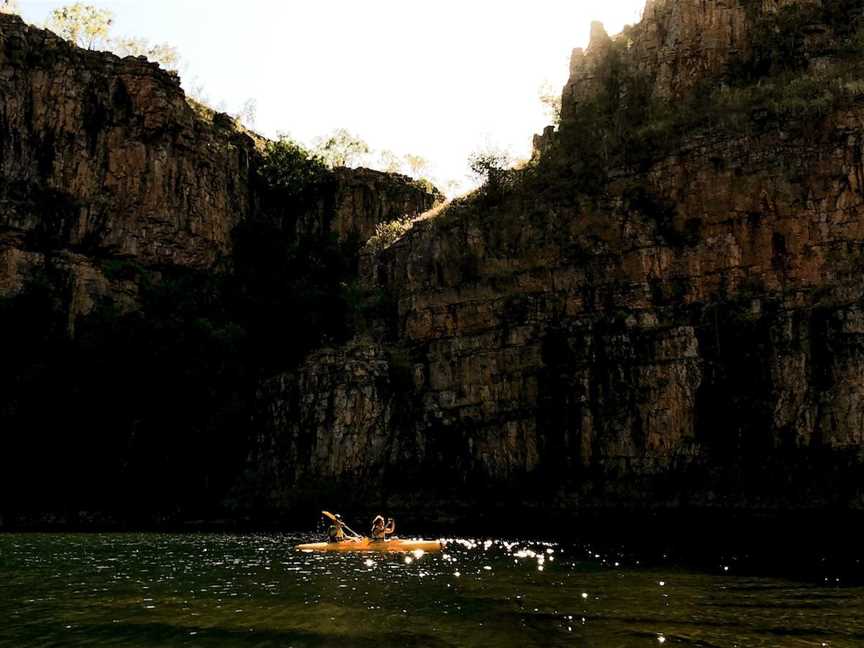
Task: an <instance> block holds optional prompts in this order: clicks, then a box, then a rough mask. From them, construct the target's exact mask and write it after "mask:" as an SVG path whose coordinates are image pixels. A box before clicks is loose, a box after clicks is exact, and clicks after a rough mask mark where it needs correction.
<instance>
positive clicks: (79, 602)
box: [0, 534, 864, 648]
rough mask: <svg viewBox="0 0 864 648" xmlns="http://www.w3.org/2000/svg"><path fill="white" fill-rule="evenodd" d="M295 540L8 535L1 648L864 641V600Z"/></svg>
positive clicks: (589, 566) (809, 589) (473, 544)
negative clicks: (323, 549) (331, 549)
mask: <svg viewBox="0 0 864 648" xmlns="http://www.w3.org/2000/svg"><path fill="white" fill-rule="evenodd" d="M311 539H312V538H311V537H310V536H296V535H218V534H200V535H167V534H140V535H130V534H105V535H70V534H37V535H15V534H8V535H0V646H2V647H3V648H6V647H8V648H29V647H31V646H33V647H35V646H39V647H49V646H58V647H59V646H141V647H148V648H149V647H156V646H159V647H161V646H202V647H211V646H212V647H216V646H219V647H227V648H231V647H235V646H236V647H241V646H242V647H256V648H263V647H269V646H274V647H275V646H279V647H294V648H307V647H310V648H311V647H322V646H339V647H342V648H344V647H350V646H359V647H365V646H370V647H371V646H375V647H377V648H385V647H389V646H398V647H400V648H405V647H408V646H424V647H426V646H429V647H431V648H436V647H445V646H500V647H504V648H509V647H511V646H513V647H516V646H520V647H521V646H579V647H589V646H590V647H592V648H593V647H598V648H605V647H607V646H608V647H610V648H617V647H620V648H629V647H631V646H633V647H651V646H659V645H663V646H664V647H665V646H700V647H715V646H716V647H730V648H731V647H742V648H743V647H748V648H756V647H763V646H764V647H765V648H769V647H770V648H775V647H778V646H781V647H786V646H788V647H790V648H794V647H799V646H800V647H805V646H806V647H823V646H831V647H833V648H841V647H844V646H850V647H851V646H861V645H864V589H862V588H861V587H859V586H852V585H846V584H844V583H843V582H842V581H841V580H835V578H833V577H832V578H830V579H827V580H826V579H821V580H820V581H819V582H814V581H812V580H809V581H796V580H786V579H782V578H776V577H772V578H766V577H756V576H749V575H746V574H743V573H739V572H740V570H739V568H738V566H737V565H736V563H735V561H734V560H729V561H725V562H724V560H723V559H719V560H718V561H717V563H716V565H713V566H711V567H707V568H705V569H699V570H696V569H687V568H684V567H680V566H675V564H674V562H673V561H671V560H670V561H669V562H668V563H666V564H660V565H659V566H657V565H654V566H651V567H648V566H645V565H644V564H641V563H640V562H637V561H636V559H634V558H628V557H627V556H626V555H625V554H623V553H618V552H612V553H604V552H601V551H600V550H598V549H593V548H591V547H586V546H562V545H558V544H552V543H539V542H513V541H507V542H505V541H491V540H464V539H463V540H457V541H453V542H450V544H449V545H448V546H447V548H446V549H445V551H443V552H441V553H440V554H425V555H418V556H414V555H410V554H409V555H396V554H393V555H369V554H310V553H301V552H297V551H295V550H294V549H293V546H294V545H295V544H297V543H299V542H306V541H309V540H311Z"/></svg>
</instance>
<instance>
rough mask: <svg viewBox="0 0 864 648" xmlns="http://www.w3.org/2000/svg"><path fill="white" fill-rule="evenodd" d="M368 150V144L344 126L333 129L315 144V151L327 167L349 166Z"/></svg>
mask: <svg viewBox="0 0 864 648" xmlns="http://www.w3.org/2000/svg"><path fill="white" fill-rule="evenodd" d="M369 152H370V149H369V145H368V144H367V143H366V142H364V141H363V140H362V139H360V138H359V137H357V136H356V135H354V134H353V133H350V132H348V131H347V130H345V129H344V128H339V129H337V130H335V131H333V132H332V133H331V134H330V135H329V136H327V137H325V138H322V139H320V140H319V141H318V143H317V144H316V146H315V153H316V155H318V156H319V157H320V158H321V159H322V160H324V162H325V163H326V164H327V165H328V166H329V167H331V168H332V167H351V166H356V165H357V164H359V163H360V160H361V159H362V158H363V156H365V155H368V154H369Z"/></svg>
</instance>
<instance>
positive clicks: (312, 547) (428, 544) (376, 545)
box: [295, 538, 441, 552]
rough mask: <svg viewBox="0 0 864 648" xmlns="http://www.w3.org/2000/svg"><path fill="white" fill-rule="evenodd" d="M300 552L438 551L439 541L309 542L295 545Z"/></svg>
mask: <svg viewBox="0 0 864 648" xmlns="http://www.w3.org/2000/svg"><path fill="white" fill-rule="evenodd" d="M295 549H299V550H300V551H381V552H388V551H401V552H409V551H423V552H429V551H440V550H441V541H440V540H400V539H395V538H394V539H391V540H384V541H381V542H373V541H372V540H370V539H369V538H363V539H362V540H344V541H342V542H311V543H309V544H301V545H297V546H296V547H295Z"/></svg>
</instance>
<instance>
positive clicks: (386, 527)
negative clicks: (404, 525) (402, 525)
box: [372, 515, 396, 542]
mask: <svg viewBox="0 0 864 648" xmlns="http://www.w3.org/2000/svg"><path fill="white" fill-rule="evenodd" d="M395 531H396V520H394V519H393V518H388V519H387V524H384V518H383V517H382V516H380V515H376V516H375V519H374V520H372V542H384V541H385V540H386V539H387V536H388V535H393V533H394V532H395Z"/></svg>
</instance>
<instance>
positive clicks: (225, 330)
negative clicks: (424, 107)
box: [0, 14, 441, 520]
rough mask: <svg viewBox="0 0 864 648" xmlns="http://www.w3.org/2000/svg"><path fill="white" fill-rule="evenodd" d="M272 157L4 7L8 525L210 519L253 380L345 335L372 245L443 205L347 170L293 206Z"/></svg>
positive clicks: (385, 178)
mask: <svg viewBox="0 0 864 648" xmlns="http://www.w3.org/2000/svg"><path fill="white" fill-rule="evenodd" d="M270 146H271V143H269V142H267V141H266V140H264V139H263V138H261V137H260V136H258V135H256V134H254V133H252V132H249V131H247V130H246V129H244V128H243V127H242V126H240V125H239V124H238V123H237V122H236V121H235V120H234V119H233V118H231V117H230V116H228V115H225V114H221V113H217V112H214V111H212V110H210V109H209V108H207V107H205V106H202V105H200V104H197V103H195V102H193V101H190V100H188V99H187V97H186V96H185V94H184V92H183V90H182V89H181V87H180V83H179V79H178V78H177V77H176V75H173V74H171V73H168V72H165V71H164V70H162V69H160V68H159V66H158V65H156V64H153V63H150V62H148V61H146V60H145V59H143V58H138V59H136V58H131V57H130V58H124V59H120V58H118V57H117V56H114V55H112V54H110V53H106V52H95V51H87V50H83V49H80V48H77V47H74V46H73V45H71V44H70V43H68V42H66V41H64V40H63V39H61V38H58V37H57V36H55V35H54V34H52V33H50V32H48V31H45V30H41V29H36V28H34V27H31V26H28V25H26V24H25V23H24V22H23V21H22V20H21V19H20V18H18V17H16V16H11V15H7V14H0V356H2V358H3V361H2V363H0V364H2V370H0V444H2V448H0V455H2V460H0V465H2V468H0V472H2V478H0V518H3V517H4V514H5V519H6V520H10V519H15V517H16V515H17V516H18V517H20V516H23V515H37V516H38V515H39V514H41V513H44V512H57V513H58V515H60V517H61V518H62V519H69V517H68V516H70V515H71V516H72V517H73V518H74V517H75V516H77V515H78V512H79V511H104V510H111V511H112V515H115V516H116V515H126V514H131V515H133V516H134V515H139V514H140V515H144V516H145V517H146V516H147V515H150V514H152V513H153V512H154V511H159V512H160V515H165V516H166V517H168V518H176V517H177V516H194V515H200V516H204V515H206V516H213V515H217V513H214V512H213V511H214V510H221V507H222V502H223V500H224V499H225V497H226V494H227V492H228V490H229V488H230V486H231V484H233V483H234V482H236V480H237V478H238V475H239V473H240V471H241V470H242V465H243V461H244V459H245V456H246V454H247V452H248V445H249V444H248V438H249V430H248V428H249V420H250V419H251V417H252V412H251V410H250V408H251V407H252V405H253V400H254V399H253V398H251V397H254V393H255V385H256V384H257V381H258V380H259V378H260V376H261V375H267V373H268V372H270V371H271V369H269V368H268V367H269V366H270V365H271V364H278V366H279V367H280V369H286V368H289V367H291V366H293V365H292V363H293V362H295V360H294V358H295V357H296V356H297V355H300V354H303V353H306V352H307V347H308V346H314V345H316V344H319V342H320V340H321V339H324V338H327V339H341V336H343V335H345V331H346V330H347V329H348V328H350V324H348V323H346V321H347V319H348V317H349V315H348V314H347V311H348V310H350V308H352V306H351V304H352V301H351V300H352V299H353V296H352V295H353V293H352V292H351V284H352V282H353V276H354V272H355V271H354V270H353V268H352V264H355V263H356V251H357V248H358V246H359V245H361V244H362V243H363V242H364V241H365V240H366V239H368V238H369V237H370V236H371V235H372V234H373V233H374V230H375V227H376V225H378V224H379V223H383V222H387V221H389V220H393V219H397V218H402V217H404V216H406V215H409V216H410V215H417V214H419V213H422V212H424V211H426V210H428V209H429V208H431V207H432V206H434V205H435V204H437V203H438V202H439V201H440V200H441V196H440V194H439V193H438V192H437V191H436V190H435V189H433V188H431V187H429V186H428V184H425V185H424V184H423V183H420V182H417V181H414V180H411V179H410V178H407V177H405V176H400V175H396V174H387V173H381V172H378V171H372V170H369V169H341V168H340V169H334V170H332V171H331V170H322V171H320V172H319V175H321V176H322V178H321V179H320V183H319V184H318V185H317V186H316V187H315V192H314V195H304V199H303V201H302V202H298V201H296V200H295V201H293V202H291V201H285V200H283V197H282V195H281V194H280V193H279V192H278V191H275V190H274V189H273V187H270V186H268V184H267V183H266V182H265V180H264V179H263V178H262V175H261V173H260V168H261V166H262V164H264V163H265V162H266V160H267V156H268V151H269V147H270ZM306 193H307V194H308V193H309V192H308V191H307V192H306ZM276 347H278V348H276ZM148 489H149V490H150V491H151V492H150V494H149V495H148V494H147V493H146V491H147V490H148ZM124 500H125V503H124ZM124 509H125V511H124ZM181 511H182V513H181ZM16 512H17V513H16ZM64 516H65V517H64ZM37 519H38V517H37Z"/></svg>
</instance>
